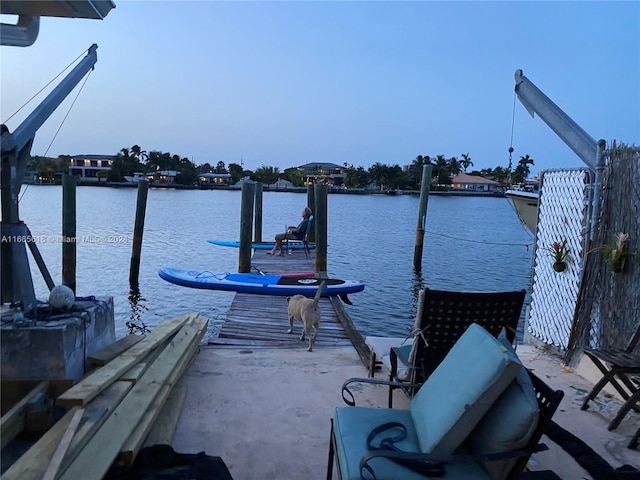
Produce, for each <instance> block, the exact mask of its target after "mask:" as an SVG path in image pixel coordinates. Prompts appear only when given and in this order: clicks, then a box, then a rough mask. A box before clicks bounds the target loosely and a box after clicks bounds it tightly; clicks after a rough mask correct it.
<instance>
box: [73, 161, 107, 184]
mask: <svg viewBox="0 0 640 480" xmlns="http://www.w3.org/2000/svg"><path fill="white" fill-rule="evenodd" d="M113 160H114V157H113V155H85V154H83V155H73V156H72V157H71V158H70V159H69V175H76V176H77V177H78V181H79V182H87V183H91V182H93V183H98V182H99V181H100V178H102V177H103V178H106V177H107V175H108V174H109V171H110V170H111V167H112V166H113ZM101 172H104V173H101Z"/></svg>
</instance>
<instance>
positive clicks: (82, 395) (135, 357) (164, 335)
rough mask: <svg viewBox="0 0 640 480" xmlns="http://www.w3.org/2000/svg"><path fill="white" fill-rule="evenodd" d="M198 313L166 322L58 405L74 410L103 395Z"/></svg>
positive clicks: (87, 380) (59, 398)
mask: <svg viewBox="0 0 640 480" xmlns="http://www.w3.org/2000/svg"><path fill="white" fill-rule="evenodd" d="M197 315H198V314H197V313H189V314H187V315H183V316H181V317H176V318H172V319H170V320H165V321H164V322H162V323H161V324H160V325H158V326H157V327H156V328H154V329H153V330H152V331H151V333H150V334H149V335H147V337H145V338H144V340H141V341H140V342H138V343H137V344H136V345H134V346H133V347H131V348H129V349H128V350H127V351H125V352H124V353H123V354H122V355H120V356H118V357H117V358H115V359H113V360H112V361H110V362H109V363H108V364H107V365H105V366H104V367H102V368H99V369H98V370H96V371H95V372H93V373H92V374H90V375H89V376H88V377H86V378H85V379H84V380H81V381H80V382H79V383H77V384H76V385H74V386H73V387H71V388H70V389H69V390H67V391H66V392H65V393H63V394H62V395H60V396H59V397H58V398H57V399H56V405H60V406H63V407H71V406H74V405H79V406H85V405H86V404H87V403H88V402H90V401H91V399H93V398H95V397H96V395H98V394H99V393H100V392H101V391H103V390H104V389H105V388H107V387H108V386H109V385H111V384H112V383H113V382H115V381H116V380H117V379H118V378H119V377H120V375H122V374H123V373H125V372H126V371H127V370H129V369H130V368H131V367H133V366H134V365H135V364H136V363H137V362H138V361H139V360H140V359H141V358H144V357H145V356H146V355H147V354H148V353H149V352H150V351H151V350H152V349H154V348H156V347H158V345H161V344H162V343H164V342H165V341H166V340H167V339H168V338H170V337H171V336H172V335H174V334H175V333H176V332H177V331H178V330H179V329H180V328H181V327H182V326H183V325H184V324H185V323H186V322H187V321H189V320H190V319H192V318H194V317H196V316H197Z"/></svg>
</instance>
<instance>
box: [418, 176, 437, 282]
mask: <svg viewBox="0 0 640 480" xmlns="http://www.w3.org/2000/svg"><path fill="white" fill-rule="evenodd" d="M432 168H433V167H432V166H431V165H423V166H422V182H421V188H420V207H419V209H418V228H417V229H416V245H415V247H414V249H413V268H414V270H416V271H417V272H420V271H421V270H422V247H423V244H424V227H425V224H426V222H427V204H428V203H429V188H430V187H431V170H432Z"/></svg>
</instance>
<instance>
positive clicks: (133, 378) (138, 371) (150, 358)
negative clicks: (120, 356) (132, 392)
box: [120, 348, 162, 383]
mask: <svg viewBox="0 0 640 480" xmlns="http://www.w3.org/2000/svg"><path fill="white" fill-rule="evenodd" d="M160 352H162V349H161V348H154V349H153V350H152V351H151V352H149V354H148V355H147V356H146V357H145V358H144V359H143V360H141V361H139V362H138V363H137V364H135V365H134V366H133V367H131V368H130V369H129V370H127V371H126V372H125V373H123V374H122V375H121V376H120V380H124V381H127V382H131V383H136V382H137V381H138V380H140V377H142V375H144V372H146V371H147V369H148V368H149V365H151V364H152V363H153V362H154V361H155V359H156V358H158V355H160Z"/></svg>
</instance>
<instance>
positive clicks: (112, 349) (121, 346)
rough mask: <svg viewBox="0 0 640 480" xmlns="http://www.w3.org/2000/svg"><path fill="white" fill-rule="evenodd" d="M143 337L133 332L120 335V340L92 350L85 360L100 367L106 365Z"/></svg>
mask: <svg viewBox="0 0 640 480" xmlns="http://www.w3.org/2000/svg"><path fill="white" fill-rule="evenodd" d="M143 338H144V337H142V336H141V335H133V334H131V335H127V336H126V337H122V338H121V339H120V340H118V341H116V342H114V343H112V344H111V345H109V346H108V347H106V348H103V349H102V350H98V351H97V352H93V353H92V354H91V355H89V356H87V362H89V363H90V364H92V365H96V366H98V367H102V366H103V365H106V364H107V363H109V362H110V361H111V360H113V359H114V358H116V357H117V356H118V355H120V354H122V353H123V352H124V351H125V350H128V349H129V348H131V347H133V346H134V345H135V344H136V343H138V342H139V341H141V340H142V339H143Z"/></svg>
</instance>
